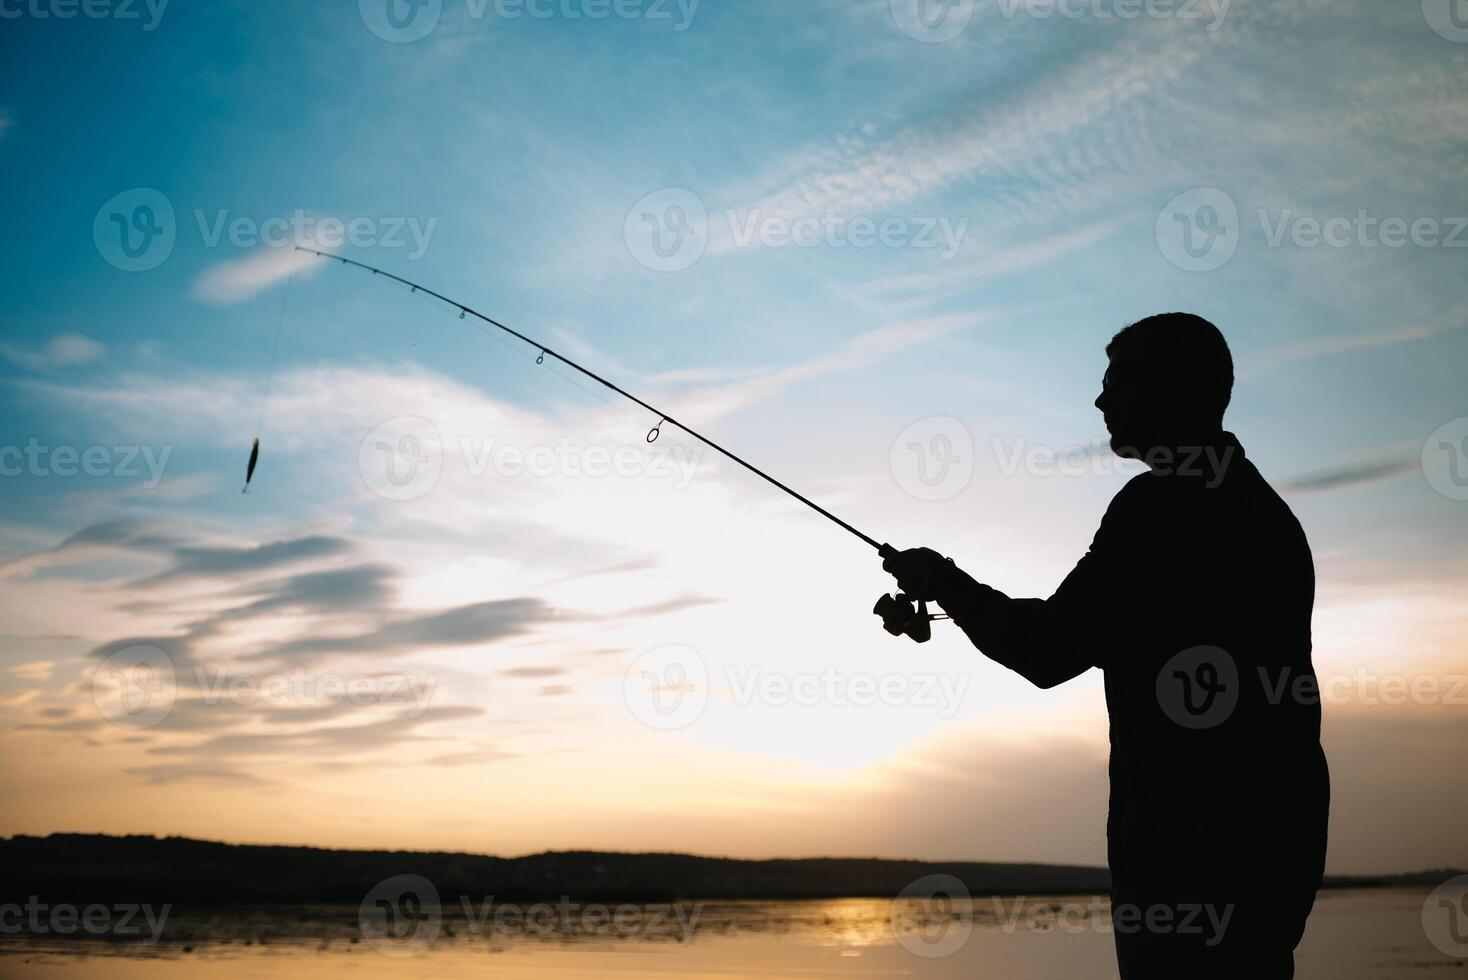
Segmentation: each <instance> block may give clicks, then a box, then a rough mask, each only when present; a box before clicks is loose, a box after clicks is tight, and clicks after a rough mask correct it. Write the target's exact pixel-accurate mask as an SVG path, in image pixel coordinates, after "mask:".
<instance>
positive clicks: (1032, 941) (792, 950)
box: [0, 889, 1468, 980]
mask: <svg viewBox="0 0 1468 980" xmlns="http://www.w3.org/2000/svg"><path fill="white" fill-rule="evenodd" d="M1427 894H1428V892H1427V890H1426V889H1390V890H1340V891H1327V892H1323V893H1322V894H1321V895H1320V897H1319V899H1318V900H1317V903H1316V907H1315V913H1314V915H1313V916H1312V917H1311V921H1310V926H1309V929H1308V931H1307V933H1306V936H1305V940H1304V942H1303V943H1302V945H1301V948H1300V950H1299V952H1298V955H1297V962H1298V964H1299V970H1298V974H1297V975H1298V976H1299V977H1300V978H1301V980H1354V978H1362V980H1391V978H1404V980H1405V978H1414V980H1428V978H1439V977H1440V978H1444V980H1448V978H1453V977H1462V978H1468V964H1465V962H1464V961H1462V960H1454V959H1452V958H1450V957H1448V956H1446V955H1445V954H1443V953H1442V952H1439V951H1438V950H1437V949H1435V948H1434V947H1433V946H1432V945H1431V944H1430V943H1429V942H1428V940H1427V939H1426V937H1425V935H1424V933H1423V927H1422V908H1423V902H1424V900H1425V899H1426V898H1427ZM460 904H463V903H460ZM519 911H520V912H521V914H524V915H532V912H531V911H530V910H519ZM541 911H542V912H543V913H544V914H543V915H542V916H541V918H539V919H538V920H536V919H532V920H531V921H533V922H535V923H536V924H535V925H534V927H527V926H526V925H525V923H524V922H523V921H519V920H517V919H515V918H514V917H509V918H506V917H505V916H503V915H500V916H499V917H498V919H496V915H495V911H494V910H486V908H485V907H483V906H482V905H477V904H476V903H473V902H470V903H468V904H467V905H464V908H463V909H459V908H454V909H450V908H449V907H447V906H445V908H444V909H443V911H442V914H441V915H438V916H435V917H434V920H433V923H432V929H431V930H427V929H425V930H417V929H414V930H410V931H408V932H402V930H399V934H401V935H405V936H407V938H406V939H403V940H389V939H387V938H380V937H379V936H377V935H371V936H369V937H368V938H366V939H364V937H363V932H362V927H361V925H360V924H359V920H358V913H359V910H358V909H356V908H354V907H353V908H348V907H312V908H300V909H291V910H281V909H273V910H270V911H268V912H264V911H249V910H233V911H230V912H221V913H214V914H212V915H209V916H193V917H183V916H174V917H172V918H171V920H170V922H169V923H168V928H167V931H166V933H165V935H164V938H163V941H162V942H160V943H157V944H132V943H125V942H115V941H109V942H101V941H95V940H92V941H84V940H64V941H56V940H41V939H37V938H33V937H32V938H21V939H18V938H15V937H10V936H7V937H0V976H3V977H20V978H30V977H35V978H44V977H99V978H100V977H108V978H113V977H119V978H134V977H136V978H145V977H146V978H152V977H162V978H179V980H183V978H186V977H204V978H235V977H239V978H243V977H270V978H273V980H292V978H296V977H308V976H309V977H336V976H342V977H345V976H348V975H350V976H354V977H470V976H473V977H484V976H493V977H496V978H504V980H574V978H591V977H597V978H608V977H610V978H612V980H617V978H633V977H648V976H652V977H678V978H720V980H728V978H731V977H755V976H758V977H771V976H773V977H787V978H823V980H824V978H843V977H852V978H859V977H911V978H958V977H964V978H976V977H977V978H983V977H993V978H996V980H1040V978H1046V980H1049V978H1064V980H1090V978H1097V980H1102V978H1107V977H1115V976H1116V966H1115V962H1114V957H1113V954H1112V938H1111V933H1110V927H1111V924H1110V917H1109V914H1107V912H1106V903H1105V901H1104V900H1102V899H1100V898H1097V899H1086V898H1083V897H1082V898H1027V899H987V898H985V899H975V900H973V901H971V902H963V903H955V904H953V905H951V906H945V907H942V908H937V907H929V906H927V905H903V904H899V905H896V906H894V904H893V903H892V902H890V901H886V900H876V899H843V900H839V901H811V902H717V903H703V904H700V905H697V906H692V907H687V908H683V909H667V908H664V907H661V906H653V907H643V908H641V909H634V908H633V907H630V906H624V907H620V908H611V909H600V908H597V909H594V910H592V911H594V912H596V913H597V914H594V915H592V914H585V913H586V912H587V910H585V909H583V908H582V907H579V906H576V907H569V909H566V908H563V909H562V910H561V911H560V913H557V912H556V911H555V910H553V909H552V907H551V906H546V907H544V909H542V910H541ZM695 913H696V917H695ZM617 916H621V918H617ZM609 933H611V934H610V935H609Z"/></svg>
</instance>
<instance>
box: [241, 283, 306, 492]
mask: <svg viewBox="0 0 1468 980" xmlns="http://www.w3.org/2000/svg"><path fill="white" fill-rule="evenodd" d="M295 281H296V267H295V265H294V264H292V265H291V267H290V270H289V272H288V273H287V275H286V281H285V293H284V295H282V296H281V297H280V319H279V322H277V323H276V325H275V343H274V345H273V346H272V347H271V349H270V370H269V371H267V372H266V373H265V393H264V394H263V395H262V396H261V397H260V417H259V418H258V419H257V420H256V421H255V438H254V439H253V440H251V442H250V461H249V462H248V463H246V464H245V486H244V488H243V489H242V490H240V493H249V492H250V481H251V480H253V479H254V478H255V466H256V464H258V463H259V462H260V435H261V433H262V432H263V431H264V429H265V409H266V408H267V407H268V406H269V405H270V388H271V386H272V385H273V384H274V383H275V365H276V363H277V362H278V361H279V360H280V338H281V335H282V334H284V333H285V313H286V309H287V307H288V305H289V304H290V301H291V286H293V285H294V284H295Z"/></svg>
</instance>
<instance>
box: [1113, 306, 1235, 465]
mask: <svg viewBox="0 0 1468 980" xmlns="http://www.w3.org/2000/svg"><path fill="white" fill-rule="evenodd" d="M1106 356H1107V357H1109V358H1110V359H1111V363H1110V365H1109V366H1108V367H1107V369H1106V377H1105V378H1104V379H1103V380H1102V382H1101V395H1100V396H1099V397H1098V398H1097V399H1096V407H1097V408H1099V409H1100V410H1101V414H1102V415H1103V416H1105V418H1106V431H1107V432H1108V433H1110V435H1111V448H1112V450H1114V451H1115V452H1117V453H1118V454H1120V455H1122V456H1131V457H1141V456H1143V455H1144V454H1146V453H1147V452H1148V451H1149V450H1151V449H1153V448H1155V447H1159V446H1167V447H1177V446H1186V445H1203V444H1205V443H1204V440H1207V439H1210V438H1211V437H1214V436H1216V435H1217V433H1218V432H1219V431H1220V430H1221V429H1222V428H1223V413H1224V410H1225V409H1227V408H1228V402H1229V398H1230V397H1231V395H1232V394H1233V386H1234V361H1233V356H1232V355H1231V354H1230V353H1229V350H1228V343H1227V341H1225V340H1224V339H1223V334H1222V333H1220V332H1219V330H1218V328H1217V327H1215V326H1214V325H1213V324H1211V323H1209V322H1208V321H1207V320H1205V319H1203V318H1202V317H1200V316H1194V315H1193V314H1191V313H1162V314H1159V315H1157V316H1149V317H1147V318H1146V319H1145V320H1138V321H1137V322H1136V323H1133V324H1132V325H1131V326H1129V327H1126V328H1125V329H1124V330H1122V331H1121V332H1120V333H1118V334H1117V335H1116V336H1115V337H1113V338H1112V340H1111V343H1110V344H1108V345H1107V346H1106Z"/></svg>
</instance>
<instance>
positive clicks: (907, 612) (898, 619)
mask: <svg viewBox="0 0 1468 980" xmlns="http://www.w3.org/2000/svg"><path fill="white" fill-rule="evenodd" d="M878 554H880V555H881V556H882V557H883V558H894V557H896V555H897V549H896V548H894V547H892V546H891V545H890V544H884V545H882V546H881V547H880V548H878ZM949 560H950V561H952V559H949ZM872 612H874V613H876V614H877V615H878V616H881V617H882V628H883V629H884V630H886V631H887V632H888V633H891V634H892V635H893V636H904V635H905V636H910V637H912V638H913V639H914V640H915V641H917V642H918V643H927V642H928V641H929V640H931V639H932V638H933V620H935V619H952V618H953V617H952V616H949V615H947V614H945V613H930V612H928V603H927V600H926V599H918V600H916V601H914V600H913V598H912V596H910V595H908V594H906V593H905V592H899V593H897V594H896V595H884V596H882V598H880V599H878V600H877V604H876V605H875V606H873V607H872Z"/></svg>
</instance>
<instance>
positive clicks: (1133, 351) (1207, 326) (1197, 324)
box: [1106, 313, 1234, 420]
mask: <svg viewBox="0 0 1468 980" xmlns="http://www.w3.org/2000/svg"><path fill="white" fill-rule="evenodd" d="M1118 353H1125V354H1126V356H1128V357H1132V358H1136V359H1137V360H1138V361H1141V362H1144V363H1147V364H1150V365H1153V366H1156V367H1159V368H1161V369H1162V370H1163V372H1164V373H1165V377H1166V378H1167V379H1168V382H1169V387H1172V388H1173V389H1174V390H1176V391H1179V392H1183V393H1186V394H1187V395H1189V396H1190V397H1189V399H1188V400H1189V401H1192V402H1193V403H1194V404H1195V405H1196V406H1197V408H1198V409H1199V410H1200V412H1202V413H1204V414H1205V416H1206V417H1207V418H1209V419H1210V420H1211V419H1213V418H1222V417H1223V413H1224V410H1225V409H1227V408H1228V403H1229V399H1230V398H1231V397H1232V396H1233V388H1234V359H1233V355H1232V354H1230V353H1229V349H1228V341H1226V340H1224V339H1223V333H1222V332H1221V331H1220V330H1219V329H1218V328H1217V327H1215V326H1214V325H1213V324H1212V323H1209V322H1208V321H1207V320H1205V319H1203V318H1202V317H1201V316H1196V315H1195V314H1192V313H1159V314H1157V315H1156V316H1149V317H1147V318H1146V319H1144V320H1138V321H1137V322H1136V323H1133V324H1131V325H1130V326H1128V327H1124V328H1123V329H1122V330H1121V332H1120V333H1118V334H1117V335H1116V336H1115V337H1113V338H1111V343H1109V344H1107V345H1106V356H1107V357H1111V356H1114V355H1115V354H1118Z"/></svg>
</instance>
